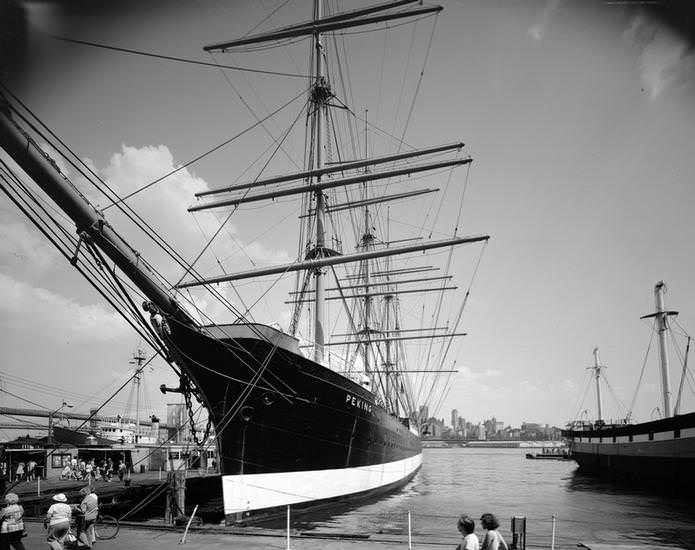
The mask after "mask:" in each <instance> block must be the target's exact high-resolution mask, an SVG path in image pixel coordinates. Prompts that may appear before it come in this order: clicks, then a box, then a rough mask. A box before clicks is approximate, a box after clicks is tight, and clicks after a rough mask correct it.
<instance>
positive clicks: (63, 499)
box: [53, 493, 68, 502]
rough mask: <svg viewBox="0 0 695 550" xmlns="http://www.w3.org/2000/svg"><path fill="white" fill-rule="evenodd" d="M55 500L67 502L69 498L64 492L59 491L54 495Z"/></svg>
mask: <svg viewBox="0 0 695 550" xmlns="http://www.w3.org/2000/svg"><path fill="white" fill-rule="evenodd" d="M53 500H57V501H58V502H67V500H68V499H67V498H66V497H65V495H64V494H63V493H58V494H57V495H53Z"/></svg>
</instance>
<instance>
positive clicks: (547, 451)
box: [526, 447, 572, 460]
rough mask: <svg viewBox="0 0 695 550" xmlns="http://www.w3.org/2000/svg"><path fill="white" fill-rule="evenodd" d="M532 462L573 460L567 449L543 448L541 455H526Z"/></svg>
mask: <svg viewBox="0 0 695 550" xmlns="http://www.w3.org/2000/svg"><path fill="white" fill-rule="evenodd" d="M526 458H530V459H532V460H572V456H571V455H570V452H569V449H567V447H543V449H542V450H541V452H540V453H526Z"/></svg>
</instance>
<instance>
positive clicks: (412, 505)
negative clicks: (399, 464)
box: [293, 448, 695, 550]
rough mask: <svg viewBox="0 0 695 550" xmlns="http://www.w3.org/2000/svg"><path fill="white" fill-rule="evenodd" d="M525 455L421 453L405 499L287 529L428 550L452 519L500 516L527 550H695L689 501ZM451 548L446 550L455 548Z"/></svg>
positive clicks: (450, 534)
mask: <svg viewBox="0 0 695 550" xmlns="http://www.w3.org/2000/svg"><path fill="white" fill-rule="evenodd" d="M527 451H528V449H489V448H486V449H479V448H476V449H473V448H441V449H425V450H424V464H423V467H422V470H421V471H420V472H419V473H418V475H417V477H416V478H415V479H414V480H413V481H412V482H410V483H409V484H408V485H407V486H406V487H405V488H404V489H403V490H401V491H400V492H397V493H395V494H393V495H391V496H388V497H386V498H382V499H380V500H377V501H373V502H369V503H367V504H364V505H362V506H360V507H356V508H352V509H350V508H345V509H343V510H337V511H334V512H332V513H328V512H325V513H324V514H323V515H321V514H316V513H314V514H312V515H311V516H310V517H307V518H303V520H302V521H301V522H299V521H294V522H293V526H294V527H295V528H297V529H300V530H305V531H309V532H315V533H334V534H336V535H339V534H369V535H371V536H373V535H376V534H379V533H393V534H396V533H403V534H407V532H408V521H409V519H408V516H409V514H410V523H411V529H412V533H413V537H414V538H417V539H418V540H429V541H431V542H433V543H442V544H444V545H446V544H447V543H448V542H451V543H453V546H455V544H456V541H457V540H458V533H457V531H456V519H457V517H458V515H459V514H461V513H467V514H470V515H471V516H472V517H474V518H475V519H476V533H478V535H479V536H480V535H482V533H483V531H482V529H481V528H480V525H479V521H478V518H480V515H481V514H482V513H484V512H492V513H494V514H496V515H497V516H498V518H499V519H500V523H501V531H502V533H503V534H504V535H505V537H507V538H508V539H509V538H510V518H511V517H512V516H514V515H521V516H526V518H527V536H526V541H527V545H528V546H532V547H534V548H544V547H546V548H550V546H551V540H552V533H553V517H555V547H556V548H571V547H574V548H576V545H577V543H578V542H580V541H582V542H593V543H603V544H635V545H645V546H651V547H661V546H678V547H681V548H688V549H693V550H695V506H693V504H694V503H695V499H693V498H690V497H685V498H683V497H679V498H677V497H674V496H669V495H666V494H660V493H656V492H653V491H649V490H647V489H642V488H637V487H633V486H625V485H618V484H614V483H611V482H609V481H603V480H597V479H595V478H593V477H590V476H587V475H586V474H582V473H580V472H579V471H578V470H577V465H576V463H575V462H574V461H554V460H528V459H526V458H525V454H526V452H527ZM453 546H452V547H453Z"/></svg>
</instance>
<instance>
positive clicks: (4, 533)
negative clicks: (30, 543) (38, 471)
mask: <svg viewBox="0 0 695 550" xmlns="http://www.w3.org/2000/svg"><path fill="white" fill-rule="evenodd" d="M5 503H6V504H7V506H5V507H4V508H3V509H2V510H0V524H2V527H0V550H10V546H11V547H12V548H14V550H24V543H23V542H22V537H23V536H24V521H23V520H22V516H24V508H22V506H21V504H19V497H18V496H17V495H16V494H15V493H7V494H6V495H5Z"/></svg>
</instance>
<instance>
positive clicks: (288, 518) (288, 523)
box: [285, 504, 292, 550]
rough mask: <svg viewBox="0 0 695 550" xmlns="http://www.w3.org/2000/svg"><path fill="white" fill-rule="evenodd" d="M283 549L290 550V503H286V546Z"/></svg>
mask: <svg viewBox="0 0 695 550" xmlns="http://www.w3.org/2000/svg"><path fill="white" fill-rule="evenodd" d="M285 550H292V548H291V547H290V505H289V504H288V505H287V548H286V549H285Z"/></svg>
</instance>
